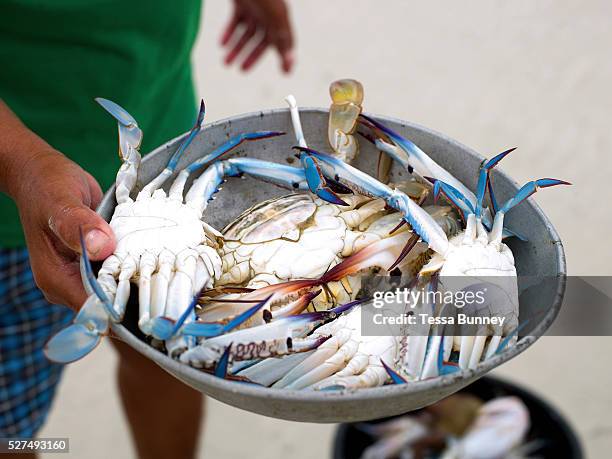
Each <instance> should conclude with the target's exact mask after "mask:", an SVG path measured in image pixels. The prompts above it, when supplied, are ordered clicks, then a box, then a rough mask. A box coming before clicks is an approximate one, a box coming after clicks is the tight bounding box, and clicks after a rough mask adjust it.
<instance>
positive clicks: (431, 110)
mask: <svg viewBox="0 0 612 459" xmlns="http://www.w3.org/2000/svg"><path fill="white" fill-rule="evenodd" d="M292 3H293V5H292V6H293V19H294V21H295V23H296V28H297V40H298V45H297V50H296V51H297V52H296V54H297V57H298V65H297V68H296V69H295V72H294V73H293V75H291V76H290V77H282V76H280V75H279V73H278V72H277V68H278V62H277V59H276V56H274V55H272V54H271V53H270V54H269V55H267V56H266V58H265V60H264V62H262V63H261V64H260V65H259V66H258V68H257V69H256V70H255V71H254V72H253V73H252V74H250V75H248V76H245V75H243V74H241V73H240V72H239V71H237V70H234V69H231V70H227V69H224V68H223V67H222V65H221V62H222V53H221V51H220V49H219V48H218V46H217V43H218V37H219V34H220V32H221V29H222V26H223V24H224V22H225V20H226V18H227V17H228V16H229V5H230V2H226V1H220V0H217V1H212V0H211V1H210V2H209V3H208V4H207V5H206V7H205V9H204V18H203V21H204V28H203V30H202V32H201V34H200V38H199V42H198V46H197V49H196V52H195V54H194V60H195V63H196V79H197V84H198V92H199V94H200V95H201V96H202V97H205V98H206V102H207V108H208V116H209V120H213V119H219V118H224V117H226V116H230V115H233V114H238V113H244V112H249V111H254V110H259V109H261V108H271V107H279V106H282V105H283V103H282V99H283V97H284V96H285V95H286V94H288V93H289V92H292V93H294V94H295V95H296V97H297V98H298V101H299V102H301V103H302V104H304V105H327V104H328V95H327V86H328V84H329V82H330V81H332V80H334V79H336V78H340V77H354V78H358V79H360V80H361V81H362V82H363V83H364V85H365V88H366V101H365V105H366V108H367V110H369V111H371V112H377V113H383V114H387V115H392V116H396V117H399V118H404V119H407V120H411V121H414V122H417V123H420V124H423V125H425V126H429V127H431V128H434V129H436V130H438V131H441V132H444V133H446V134H448V135H450V136H451V137H454V138H456V139H458V140H460V141H461V142H463V143H465V144H467V145H470V146H472V147H474V148H475V149H476V150H478V151H479V152H481V153H482V154H485V155H492V154H494V153H497V152H499V151H501V150H503V149H505V148H507V147H510V146H519V147H520V148H519V150H518V151H517V152H516V153H514V154H513V156H512V157H510V158H507V159H506V161H505V162H504V164H503V166H502V167H503V169H504V170H506V171H507V172H509V173H510V174H511V175H512V176H514V177H515V178H516V180H517V181H525V180H528V179H532V178H536V177H547V176H550V177H559V178H563V179H566V180H569V181H571V182H573V183H574V187H572V188H566V189H557V190H553V191H544V192H543V193H540V194H538V196H537V198H536V199H537V200H538V202H539V203H540V205H541V206H542V208H543V209H544V210H545V211H546V212H547V214H548V215H549V217H550V219H551V220H552V221H553V223H554V224H555V225H556V227H557V229H558V231H559V233H560V234H561V237H562V239H563V241H564V242H565V247H566V251H567V257H568V265H569V271H570V273H571V274H590V275H606V274H607V275H609V274H611V271H612V270H611V268H610V267H609V265H608V263H609V260H610V256H611V255H612V250H611V249H610V246H609V245H607V243H608V241H609V237H608V235H607V234H608V231H609V228H610V226H611V223H612V221H611V220H610V215H609V214H608V213H607V212H606V210H607V209H608V208H609V203H607V199H608V198H609V197H610V192H609V190H608V189H607V185H606V181H607V178H608V174H609V173H610V171H611V170H612V167H611V166H612V160H611V159H610V151H611V150H612V137H611V136H610V129H609V123H610V116H609V115H610V113H611V109H612V91H610V87H609V85H610V81H612V61H610V59H609V43H611V42H612V28H611V27H610V26H611V22H610V17H611V14H612V6H611V4H610V3H608V2H604V1H594V0H591V1H583V2H571V1H560V0H557V1H553V0H536V1H533V0H515V1H513V2H502V1H484V0H479V1H472V2H460V3H461V5H459V4H457V3H455V4H451V3H446V4H445V5H444V6H441V5H432V4H425V3H424V2H402V1H399V0H393V1H391V0H387V1H385V2H372V1H367V0H360V1H356V0H335V1H334V2H329V1H326V0H309V1H308V2H297V1H295V2H292ZM375 5H376V7H375ZM611 345H612V339H610V338H544V339H542V340H540V341H539V342H538V343H537V344H536V345H534V346H533V348H532V349H530V350H529V351H528V352H526V353H525V354H523V355H521V356H519V357H518V358H516V359H515V360H514V361H512V362H510V363H508V364H506V365H505V366H504V367H502V368H500V369H499V370H498V371H496V373H497V374H500V375H504V376H507V377H508V378H511V379H512V380H515V381H517V382H520V383H522V384H524V385H526V386H528V387H531V388H533V389H536V390H537V391H538V392H540V393H541V394H543V395H545V396H546V397H547V398H548V399H549V400H551V401H552V402H553V403H554V404H555V405H557V406H558V407H559V408H560V409H561V410H562V412H563V413H565V414H566V415H567V416H568V417H570V418H571V421H572V423H573V425H574V426H575V427H576V428H577V429H578V431H579V433H580V435H581V438H582V440H583V442H584V445H585V446H586V448H587V451H588V453H589V454H588V457H593V458H600V457H608V454H607V453H608V452H609V446H610V445H611V444H612V418H610V416H609V407H610V406H612V395H611V393H610V391H609V390H608V386H609V384H610V382H611V378H610V376H611V374H610V369H609V366H608V365H606V364H605V362H606V361H607V360H608V359H607V358H606V357H607V355H606V351H607V350H609V349H610V347H611ZM114 364H115V355H114V353H113V351H112V350H111V348H110V346H108V345H107V344H105V345H103V346H101V348H100V349H98V350H97V351H96V352H95V353H94V354H93V355H91V356H90V357H89V358H87V359H85V360H84V361H83V362H80V363H77V364H74V365H72V366H70V368H69V369H68V370H67V371H66V373H65V377H64V381H63V384H62V386H61V389H60V392H59V396H58V397H57V400H56V402H55V405H54V409H53V412H52V413H51V416H50V419H49V422H48V423H47V425H46V427H45V428H44V430H43V432H42V433H41V436H68V437H70V438H71V448H72V453H71V455H70V456H71V457H79V458H83V457H88V458H97V457H100V458H102V457H117V458H124V457H125V458H127V457H133V450H132V449H131V445H130V441H129V438H128V434H127V426H126V421H125V419H124V417H123V415H122V414H121V408H120V404H119V400H118V397H117V393H116V391H115V385H114V380H115V378H114ZM159 422H163V419H160V420H159ZM333 432H334V427H333V426H329V425H313V424H297V423H289V422H281V421H277V420H273V419H268V418H263V417H260V416H256V415H252V414H250V413H247V412H244V411H240V410H237V409H234V408H230V407H227V406H225V405H221V404H219V403H217V402H215V401H209V413H208V422H207V424H206V429H205V431H204V432H202V435H203V442H202V447H201V449H200V456H201V457H204V458H217V457H223V458H233V457H244V456H245V455H247V454H248V455H249V457H253V458H274V457H292V458H295V459H298V458H310V457H326V456H327V455H328V453H329V451H330V446H331V439H332V437H333ZM606 447H608V449H606Z"/></svg>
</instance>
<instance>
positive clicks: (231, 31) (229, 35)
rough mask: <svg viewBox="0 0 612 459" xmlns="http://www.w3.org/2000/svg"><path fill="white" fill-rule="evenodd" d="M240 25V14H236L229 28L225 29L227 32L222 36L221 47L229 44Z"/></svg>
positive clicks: (229, 23)
mask: <svg viewBox="0 0 612 459" xmlns="http://www.w3.org/2000/svg"><path fill="white" fill-rule="evenodd" d="M238 24H240V15H239V14H238V12H234V15H233V16H232V18H231V19H230V20H229V22H228V23H227V26H226V27H225V31H224V32H223V34H222V35H221V45H222V46H225V45H227V44H228V43H229V41H230V39H231V38H232V36H233V35H234V32H236V28H237V27H238Z"/></svg>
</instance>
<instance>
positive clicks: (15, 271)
mask: <svg viewBox="0 0 612 459" xmlns="http://www.w3.org/2000/svg"><path fill="white" fill-rule="evenodd" d="M73 315H74V313H73V312H72V311H71V310H70V309H68V308H67V307H65V306H58V305H54V304H50V303H48V302H47V301H46V300H45V297H44V296H43V294H42V293H41V291H40V290H39V289H38V287H36V284H35V283H34V276H33V274H32V269H31V268H30V261H29V258H28V252H27V250H26V249H23V248H19V249H0V438H2V437H4V438H7V437H33V436H35V435H36V432H37V431H38V429H40V427H41V426H42V424H43V423H44V421H45V419H46V417H47V414H48V412H49V408H50V407H51V402H52V401H53V395H54V394H55V389H56V387H57V384H58V382H59V379H60V376H61V374H62V369H63V365H59V364H56V363H51V362H49V361H48V360H47V358H46V357H45V356H44V354H43V346H44V345H45V343H46V342H47V340H48V339H49V337H50V336H51V335H53V334H54V333H55V332H57V331H58V330H60V329H62V328H63V327H65V326H66V325H67V324H68V323H69V322H70V321H71V320H72V317H73Z"/></svg>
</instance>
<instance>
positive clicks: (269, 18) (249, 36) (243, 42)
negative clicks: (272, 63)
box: [221, 0, 293, 73]
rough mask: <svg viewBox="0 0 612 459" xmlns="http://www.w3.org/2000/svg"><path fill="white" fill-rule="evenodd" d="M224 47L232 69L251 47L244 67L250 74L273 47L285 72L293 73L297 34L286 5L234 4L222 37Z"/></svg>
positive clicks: (252, 0)
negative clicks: (265, 53)
mask: <svg viewBox="0 0 612 459" xmlns="http://www.w3.org/2000/svg"><path fill="white" fill-rule="evenodd" d="M236 37H239V38H236ZM232 39H234V40H232ZM230 41H231V42H232V43H230ZM221 45H223V46H225V47H226V48H227V50H228V52H227V54H226V56H225V64H226V65H231V64H232V63H233V62H234V61H235V60H236V58H237V57H238V55H239V54H240V52H241V51H242V50H243V49H244V48H245V46H247V45H249V46H250V48H251V49H250V50H249V52H248V53H247V54H246V57H245V58H244V60H243V61H242V64H241V65H240V68H241V69H242V70H244V71H248V70H250V69H251V68H252V67H253V66H254V65H255V64H256V63H257V61H259V59H260V58H261V56H262V55H263V53H264V51H265V50H266V49H267V48H268V47H269V46H272V47H274V48H276V50H277V52H278V55H279V56H280V59H281V67H282V69H283V71H284V72H285V73H288V72H290V71H291V68H292V67H293V54H292V51H293V33H292V28H291V24H290V22H289V11H288V9H287V5H286V3H285V1H284V0H234V13H233V16H232V18H231V19H230V21H229V22H228V24H227V26H226V28H225V32H224V33H223V36H222V37H221Z"/></svg>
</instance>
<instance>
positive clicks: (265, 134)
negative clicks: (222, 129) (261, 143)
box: [168, 131, 285, 200]
mask: <svg viewBox="0 0 612 459" xmlns="http://www.w3.org/2000/svg"><path fill="white" fill-rule="evenodd" d="M281 135H285V133H284V132H280V131H260V132H251V133H246V134H238V135H237V136H235V137H232V138H231V139H229V140H228V141H227V142H225V143H223V144H221V145H220V146H219V147H217V148H215V149H214V150H213V151H212V152H210V153H208V154H207V155H205V156H202V157H201V158H199V159H197V160H195V161H194V162H192V163H191V164H190V165H189V166H187V167H186V168H185V169H183V170H182V171H181V172H179V174H178V176H177V177H176V179H175V180H174V182H173V183H172V186H171V187H170V192H169V193H168V195H169V197H170V198H172V199H178V200H182V199H183V191H184V189H185V183H186V182H187V178H188V177H189V176H190V175H191V174H192V173H194V172H196V171H198V170H199V169H201V168H202V167H204V166H206V165H208V164H210V163H212V162H214V161H216V160H217V159H219V158H220V157H221V156H223V155H225V154H227V153H229V152H230V151H231V150H233V149H234V148H236V147H238V146H239V145H241V144H242V143H244V142H250V141H253V140H261V139H268V138H270V137H277V136H281Z"/></svg>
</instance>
